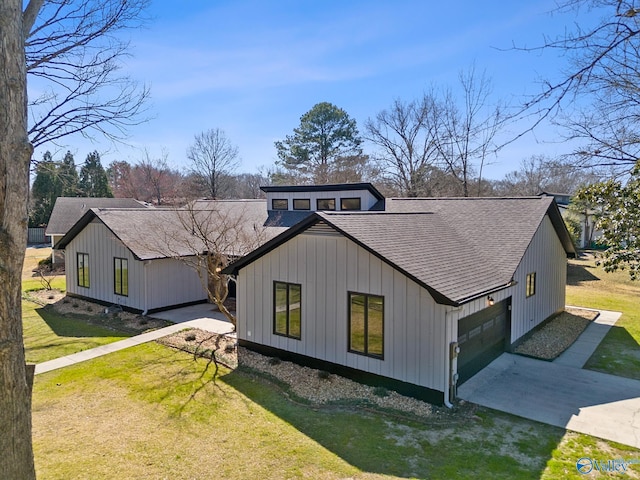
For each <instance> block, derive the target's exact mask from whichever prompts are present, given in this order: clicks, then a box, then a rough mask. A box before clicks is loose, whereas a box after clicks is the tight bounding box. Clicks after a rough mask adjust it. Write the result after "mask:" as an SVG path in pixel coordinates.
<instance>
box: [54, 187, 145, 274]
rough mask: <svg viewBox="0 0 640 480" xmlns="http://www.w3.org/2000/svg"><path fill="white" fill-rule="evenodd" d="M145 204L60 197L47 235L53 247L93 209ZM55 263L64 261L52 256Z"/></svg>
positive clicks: (122, 199) (92, 198)
mask: <svg viewBox="0 0 640 480" xmlns="http://www.w3.org/2000/svg"><path fill="white" fill-rule="evenodd" d="M143 206H144V204H143V203H141V202H138V201H137V200H135V199H133V198H94V197H58V198H57V199H56V203H55V205H54V206H53V210H52V211H51V217H49V223H48V224H47V229H46V230H45V235H47V236H49V237H50V238H51V247H52V248H53V247H54V246H55V245H56V243H58V241H59V240H60V239H61V238H62V237H63V236H64V235H65V234H66V233H67V232H68V231H69V230H70V229H71V227H73V226H74V225H75V223H76V222H77V221H78V220H80V218H81V217H82V216H83V215H84V214H85V213H87V211H88V210H89V209H91V208H141V207H143ZM51 258H52V260H53V263H57V262H60V261H64V260H63V259H61V258H56V255H55V252H54V254H53V255H52V257H51Z"/></svg>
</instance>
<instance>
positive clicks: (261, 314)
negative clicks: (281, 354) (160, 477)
mask: <svg viewBox="0 0 640 480" xmlns="http://www.w3.org/2000/svg"><path fill="white" fill-rule="evenodd" d="M314 228H315V227H314ZM314 228H312V229H310V230H309V231H307V232H305V233H302V234H300V235H297V236H295V237H293V238H292V239H290V240H289V241H288V242H286V243H285V244H283V245H280V246H279V247H277V248H275V249H274V250H272V251H271V252H269V253H267V254H265V255H264V256H262V257H261V258H259V259H257V260H256V261H254V262H252V263H250V264H249V265H247V266H246V267H244V268H243V269H242V270H241V271H240V275H239V278H238V282H239V286H238V288H239V291H241V292H243V297H244V299H243V301H242V302H239V303H238V311H237V314H238V326H237V331H238V338H239V339H241V340H247V341H250V342H254V343H257V344H261V345H266V346H269V347H273V348H277V349H282V350H286V351H290V352H294V353H297V354H301V355H306V356H308V357H312V358H317V359H321V360H325V361H328V362H332V363H336V364H339V365H344V366H347V367H351V368H354V369H358V370H362V371H364V372H369V373H373V374H377V375H382V376H385V377H389V378H393V379H396V380H400V381H404V382H408V383H412V384H415V385H419V386H424V387H427V388H431V389H434V390H438V391H445V389H446V387H447V367H448V366H447V365H446V364H445V362H446V361H447V358H448V352H447V351H446V350H447V348H448V345H449V342H450V341H452V340H454V339H455V335H456V334H457V331H452V329H446V328H445V310H446V308H447V307H445V306H443V305H439V304H437V303H436V302H435V301H434V300H433V298H432V297H431V295H430V294H429V293H428V292H427V290H425V289H424V288H422V287H421V286H419V285H418V284H416V283H415V282H413V281H412V280H410V279H409V278H408V277H406V276H405V275H403V274H402V273H400V272H398V271H396V270H395V269H393V268H392V267H390V266H389V265H388V264H386V263H385V262H383V261H382V260H380V259H379V258H377V257H376V256H374V255H372V254H370V253H369V252H368V251H366V250H365V249H363V248H362V247H360V246H359V245H357V244H356V243H354V242H352V241H351V240H349V239H347V238H345V237H343V236H341V235H339V234H337V233H334V234H333V235H331V234H328V232H327V231H326V230H324V231H322V229H316V230H315V231H314ZM274 281H282V282H289V283H297V284H300V285H301V286H302V312H301V314H302V316H301V325H302V326H301V329H302V334H301V337H302V338H301V340H296V339H292V338H287V337H283V336H280V335H275V334H274V333H273V282H274ZM348 292H359V293H365V294H372V295H381V296H383V297H384V359H383V360H380V359H375V358H370V357H367V356H364V355H359V354H355V353H350V352H348V351H347V348H348V319H347V316H348ZM447 336H449V337H450V338H447Z"/></svg>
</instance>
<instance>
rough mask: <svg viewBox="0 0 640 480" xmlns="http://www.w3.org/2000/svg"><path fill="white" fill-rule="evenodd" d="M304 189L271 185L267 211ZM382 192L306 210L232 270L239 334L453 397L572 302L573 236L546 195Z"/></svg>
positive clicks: (343, 369) (270, 348)
mask: <svg viewBox="0 0 640 480" xmlns="http://www.w3.org/2000/svg"><path fill="white" fill-rule="evenodd" d="M295 190H296V189H295V188H293V187H289V190H281V191H274V190H271V191H270V190H266V192H267V194H268V201H269V200H270V201H271V202H270V203H268V205H269V207H270V210H271V211H270V214H272V213H273V210H274V207H278V208H280V207H282V208H283V209H284V206H285V205H284V202H282V203H280V202H277V201H276V200H278V199H280V198H279V197H278V196H279V195H283V196H284V195H285V194H286V195H287V200H288V202H289V204H288V208H289V209H291V206H292V205H291V204H292V202H294V201H295V199H296V198H300V197H302V196H303V195H302V194H303V193H304V192H300V191H299V192H298V193H297V194H296V193H295ZM307 193H310V192H307ZM312 193H317V192H315V191H313V192H312ZM269 196H271V198H269ZM338 198H341V197H340V196H339V195H336V200H337V199H338ZM344 198H347V197H346V196H345V197H344ZM378 200H379V201H378V202H377V203H376V205H375V206H374V205H373V204H371V203H367V204H366V205H367V206H368V207H369V208H371V207H374V208H375V209H378V210H379V211H361V212H357V211H351V212H340V211H336V212H327V211H324V212H318V211H316V212H313V213H310V214H309V215H308V216H307V217H306V218H304V219H303V220H302V221H300V222H299V223H298V224H296V225H295V226H293V227H292V228H290V229H288V230H287V231H285V232H283V233H281V234H280V235H278V236H277V237H275V238H273V239H272V240H270V241H268V242H267V243H265V244H264V245H262V246H261V247H259V248H258V249H256V250H255V251H253V252H251V253H250V254H248V255H246V256H245V257H243V258H241V259H239V260H238V261H236V262H235V263H233V264H232V265H230V266H229V267H227V268H226V269H225V270H223V272H224V273H228V274H233V275H237V282H238V292H239V295H238V298H237V322H238V323H237V334H238V340H239V343H240V345H242V346H245V347H247V348H250V349H253V350H256V351H260V352H263V353H266V354H269V355H275V356H280V357H282V358H287V359H292V360H294V361H297V362H299V363H303V364H308V365H311V366H314V367H316V368H322V369H325V370H328V371H333V372H336V373H340V374H343V375H346V376H350V377H354V378H356V379H358V380H361V381H366V382H369V383H373V384H382V385H385V386H389V387H391V388H393V389H395V390H397V391H400V392H402V393H407V394H412V395H416V396H419V397H422V398H425V399H427V400H430V401H432V402H437V403H445V404H448V402H449V400H450V399H453V398H455V389H456V385H457V384H459V383H461V382H463V381H464V380H466V379H468V378H469V377H470V376H472V375H473V374H475V373H476V372H477V371H479V370H480V369H481V368H483V367H484V366H485V365H487V364H488V363H489V362H490V361H491V360H492V359H494V358H495V357H496V356H497V355H499V354H500V353H501V352H503V351H505V350H510V349H511V348H512V347H513V346H514V345H515V344H517V343H519V341H521V339H522V338H523V336H525V335H526V334H527V333H528V332H530V331H531V330H532V329H533V328H535V327H536V326H538V325H540V324H541V323H542V322H544V321H545V320H546V319H548V318H550V317H551V316H553V315H555V314H556V313H558V312H560V311H562V310H563V309H564V305H565V282H566V256H567V255H572V254H574V253H575V251H574V248H573V245H572V242H571V239H570V236H569V233H568V231H567V229H566V226H565V224H564V222H563V220H562V217H561V215H560V212H559V210H558V207H557V206H556V204H555V202H554V201H553V199H552V198H548V197H533V198H510V199H509V198H499V199H497V198H494V199H487V198H459V199H387V200H386V201H384V200H380V199H378ZM372 201H373V199H372ZM274 202H275V203H274ZM311 205H313V202H312V203H311ZM335 205H336V206H337V202H336V204H335ZM364 205H365V204H364V203H363V202H362V200H361V204H360V206H361V207H363V206H364ZM322 206H325V205H322ZM317 210H324V209H323V208H317ZM336 210H337V208H336Z"/></svg>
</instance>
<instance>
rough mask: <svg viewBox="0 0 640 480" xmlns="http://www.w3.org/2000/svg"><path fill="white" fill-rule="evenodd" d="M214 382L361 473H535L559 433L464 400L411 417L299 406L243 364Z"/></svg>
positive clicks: (411, 475) (358, 409) (413, 475)
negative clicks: (453, 406)
mask: <svg viewBox="0 0 640 480" xmlns="http://www.w3.org/2000/svg"><path fill="white" fill-rule="evenodd" d="M220 380H221V381H223V382H225V383H226V384H228V385H230V386H231V387H233V388H234V389H236V390H237V391H238V392H240V393H242V394H243V395H244V396H245V397H247V398H248V399H250V400H251V401H253V402H255V403H257V404H259V405H260V406H262V407H263V408H265V409H267V410H268V411H270V412H271V413H273V414H274V415H276V416H277V417H279V418H280V419H281V420H283V421H285V422H286V423H288V424H290V425H292V426H294V427H295V428H296V429H297V430H298V431H300V432H301V433H303V434H304V435H305V436H307V437H308V438H310V439H312V440H313V441H315V442H317V443H318V444H320V445H322V446H323V447H324V448H326V449H328V450H329V451H331V452H333V453H334V454H335V455H337V456H339V457H340V458H342V459H343V460H344V461H346V462H347V463H349V464H350V465H352V466H354V467H356V468H358V469H360V470H361V471H363V472H367V473H374V474H381V475H390V476H396V477H400V478H539V477H540V476H541V475H542V472H544V470H545V469H546V465H547V462H548V461H549V459H551V458H552V453H553V451H554V449H556V448H557V447H558V444H559V443H560V441H561V440H562V438H563V436H564V434H565V431H564V430H563V429H560V428H556V427H552V426H548V425H543V424H539V423H536V422H531V421H528V420H525V419H521V418H518V417H513V416H510V415H505V414H502V413H500V412H495V411H490V410H486V409H483V408H478V409H476V407H475V406H473V405H471V404H466V405H463V406H458V407H456V409H455V410H454V411H453V412H451V411H446V409H442V410H439V412H438V413H437V414H434V416H433V417H432V418H427V419H417V418H415V417H413V418H411V417H408V416H404V415H402V414H393V413H382V412H376V411H372V410H368V409H365V408H362V407H358V406H357V405H342V406H327V407H316V406H311V405H305V404H303V403H301V402H296V401H292V400H291V399H290V398H289V397H288V395H286V394H285V393H284V392H283V390H282V389H281V388H280V387H278V386H276V385H275V384H273V383H271V382H269V381H266V380H264V379H260V380H257V379H256V378H255V377H254V375H252V374H251V373H249V372H246V371H243V370H236V371H234V372H231V373H229V374H227V375H225V376H223V377H221V378H220ZM256 380H257V381H256Z"/></svg>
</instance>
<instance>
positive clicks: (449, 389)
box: [444, 306, 463, 408]
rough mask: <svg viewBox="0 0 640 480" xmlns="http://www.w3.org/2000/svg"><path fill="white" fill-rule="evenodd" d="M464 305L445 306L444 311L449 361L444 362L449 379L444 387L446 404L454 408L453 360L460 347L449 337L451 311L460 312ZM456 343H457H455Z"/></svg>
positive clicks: (445, 340) (445, 337) (445, 342)
mask: <svg viewBox="0 0 640 480" xmlns="http://www.w3.org/2000/svg"><path fill="white" fill-rule="evenodd" d="M462 308H463V307H462V306H459V307H449V306H446V307H445V311H444V344H445V345H446V347H447V348H446V352H447V353H446V356H447V361H446V362H444V369H445V371H444V374H445V378H446V379H447V384H446V386H445V387H446V388H445V389H444V406H445V407H447V408H453V404H452V403H451V400H453V397H455V383H454V381H455V380H457V379H455V378H454V371H453V360H454V359H455V358H456V357H457V351H456V350H457V348H458V344H457V342H455V341H453V342H452V341H450V340H449V339H450V338H451V325H450V322H451V315H450V314H451V313H453V312H459V311H460V310H462ZM454 344H455V345H454Z"/></svg>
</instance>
